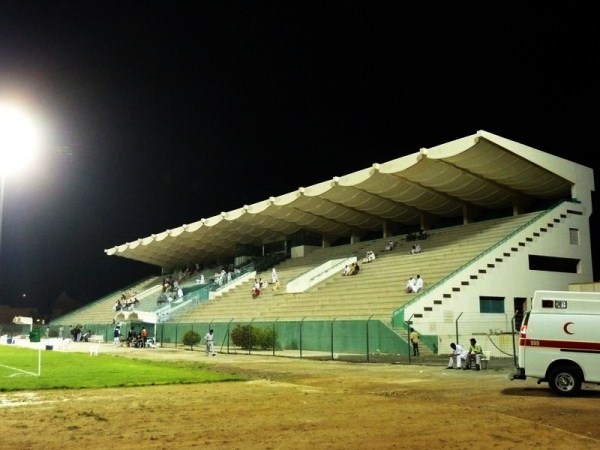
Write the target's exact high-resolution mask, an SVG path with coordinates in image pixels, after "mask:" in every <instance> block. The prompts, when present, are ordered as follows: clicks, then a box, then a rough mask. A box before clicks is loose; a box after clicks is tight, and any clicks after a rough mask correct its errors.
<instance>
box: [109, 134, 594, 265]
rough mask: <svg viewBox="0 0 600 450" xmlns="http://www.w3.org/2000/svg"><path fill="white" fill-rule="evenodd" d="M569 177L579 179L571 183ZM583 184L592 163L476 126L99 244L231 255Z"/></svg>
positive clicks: (158, 255)
mask: <svg viewBox="0 0 600 450" xmlns="http://www.w3.org/2000/svg"><path fill="white" fill-rule="evenodd" d="M576 182H577V183H580V184H583V186H584V188H583V189H580V191H579V192H578V191H577V189H576V188H575V186H576ZM590 190H593V172H592V170H591V169H589V168H587V167H584V166H580V165H578V164H576V163H572V162H569V161H567V160H564V159H562V158H559V157H556V156H553V155H550V154H547V153H544V152H541V151H539V150H536V149H533V148H531V147H527V146H525V145H522V144H519V143H517V142H514V141H510V140H508V139H505V138H502V137H499V136H496V135H494V134H491V133H488V132H485V131H479V132H478V133H476V134H474V135H471V136H467V137H464V138H461V139H458V140H455V141H451V142H448V143H446V144H442V145H439V146H437V147H433V148H430V149H421V150H420V151H419V152H417V153H413V154H410V155H407V156H403V157H401V158H398V159H394V160H392V161H388V162H386V163H382V164H377V163H376V164H373V165H372V166H371V167H368V168H366V169H362V170H359V171H357V172H354V173H350V174H348V175H345V176H342V177H334V178H333V179H331V180H327V181H323V182H321V183H318V184H315V185H312V186H309V187H303V188H299V189H298V190H296V191H293V192H289V193H287V194H283V195H280V196H278V197H270V198H268V199H265V200H263V201H260V202H258V203H254V204H252V205H244V206H242V207H240V208H238V209H235V210H233V211H228V212H222V213H221V214H219V215H216V216H213V217H209V218H206V219H201V220H199V221H197V222H194V223H190V224H184V225H181V226H179V227H177V228H174V229H172V230H166V231H163V232H160V233H156V234H153V235H151V236H148V237H146V238H142V239H138V240H137V241H134V242H127V243H124V244H121V245H117V246H115V247H113V248H110V249H107V250H105V253H106V254H107V255H116V256H121V257H125V258H129V259H133V260H137V261H141V262H145V263H149V264H152V265H156V266H160V267H163V268H167V269H170V270H172V269H177V268H182V267H185V266H186V265H187V264H193V263H195V262H203V261H214V260H215V259H217V258H220V259H223V258H232V257H233V256H234V255H235V249H236V244H238V243H241V244H252V245H262V244H265V243H270V242H276V241H282V240H284V239H285V238H286V237H289V236H290V235H292V234H293V233H295V232H297V231H299V230H302V229H305V230H310V231H313V232H315V233H319V234H321V235H323V236H326V237H328V238H329V239H330V240H335V239H337V238H339V237H343V236H351V235H359V236H360V235H361V234H364V233H366V232H373V231H380V230H382V229H383V224H384V223H395V224H400V225H407V226H421V225H422V224H423V223H431V224H433V223H435V222H436V220H439V219H442V218H456V217H461V216H464V215H465V214H466V212H467V211H470V212H472V213H474V214H476V213H477V211H482V210H499V209H504V208H507V207H511V206H512V207H515V205H527V204H528V203H530V202H531V201H534V200H552V199H560V198H571V197H575V196H576V195H578V194H579V195H581V196H583V197H585V198H584V200H587V199H588V197H589V196H591V194H590V193H589V191H590ZM578 200H582V198H578Z"/></svg>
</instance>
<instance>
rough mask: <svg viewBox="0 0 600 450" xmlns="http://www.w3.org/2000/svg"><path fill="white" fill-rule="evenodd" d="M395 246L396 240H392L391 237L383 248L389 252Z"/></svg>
mask: <svg viewBox="0 0 600 450" xmlns="http://www.w3.org/2000/svg"><path fill="white" fill-rule="evenodd" d="M393 248H394V241H392V240H391V239H390V240H389V241H388V243H387V245H386V246H385V248H384V249H383V251H384V252H389V251H391V250H392V249H393Z"/></svg>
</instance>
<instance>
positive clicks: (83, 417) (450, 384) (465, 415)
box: [0, 344, 600, 450]
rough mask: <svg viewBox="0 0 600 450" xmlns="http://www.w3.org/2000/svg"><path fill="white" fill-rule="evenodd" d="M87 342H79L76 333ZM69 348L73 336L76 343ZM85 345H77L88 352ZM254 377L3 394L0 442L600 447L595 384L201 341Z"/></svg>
mask: <svg viewBox="0 0 600 450" xmlns="http://www.w3.org/2000/svg"><path fill="white" fill-rule="evenodd" d="M81 345H82V346H83V345H84V344H81ZM74 347H76V346H75V345H74ZM86 350H87V347H86V348H83V349H82V351H86ZM101 351H106V352H112V351H115V352H118V353H121V354H123V355H130V356H132V357H143V358H152V359H173V360H176V359H182V360H185V359H195V360H198V359H200V360H203V361H205V362H206V363H207V364H210V365H211V366H213V367H214V369H215V370H219V371H224V372H227V373H238V374H246V375H249V376H251V379H250V380H249V381H243V382H227V383H217V384H199V385H175V386H157V387H143V388H121V389H101V390H59V391H40V392H18V393H0V448H1V449H3V450H4V449H44V450H53V449H67V448H77V449H85V450H92V449H102V450H105V449H131V448H140V449H142V448H143V449H199V448H211V449H262V450H264V449H307V448H319V449H323V448H326V449H384V448H385V449H388V448H389V449H393V448H398V449H402V448H410V449H445V448H452V449H467V448H469V449H472V448H486V449H514V448H527V449H535V448H539V449H571V450H572V449H588V448H589V449H592V448H593V449H597V448H598V447H599V446H600V427H598V424H599V421H598V411H600V390H595V389H594V390H589V391H585V392H584V393H583V395H582V396H581V397H577V398H560V397H556V396H554V395H553V394H552V393H551V392H550V391H549V390H548V388H547V385H546V384H541V385H537V384H536V383H535V381H533V380H526V381H510V380H508V378H507V375H508V373H509V369H494V368H491V370H482V371H479V372H476V371H462V370H444V369H443V367H441V366H439V365H437V366H431V365H419V364H416V363H414V362H413V364H412V365H401V364H369V363H347V362H339V361H325V362H323V361H314V360H309V359H299V358H285V357H273V356H258V355H226V354H218V355H217V356H215V357H207V356H205V355H204V353H203V352H202V351H201V349H198V350H197V351H193V352H191V351H189V350H186V349H127V348H118V349H113V348H111V346H110V344H105V346H103V347H102V349H101Z"/></svg>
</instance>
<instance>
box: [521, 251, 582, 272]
mask: <svg viewBox="0 0 600 450" xmlns="http://www.w3.org/2000/svg"><path fill="white" fill-rule="evenodd" d="M578 266H579V260H578V259H574V258H559V257H556V256H541V255H529V270H544V271H546V272H562V273H578Z"/></svg>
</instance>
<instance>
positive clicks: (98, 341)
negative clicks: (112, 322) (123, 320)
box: [88, 334, 104, 344]
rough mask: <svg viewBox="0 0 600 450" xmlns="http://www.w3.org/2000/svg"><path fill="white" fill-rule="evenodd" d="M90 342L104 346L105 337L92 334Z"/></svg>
mask: <svg viewBox="0 0 600 450" xmlns="http://www.w3.org/2000/svg"><path fill="white" fill-rule="evenodd" d="M88 342H92V343H94V344H104V336H103V335H101V334H92V335H91V336H90V337H89V339H88Z"/></svg>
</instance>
